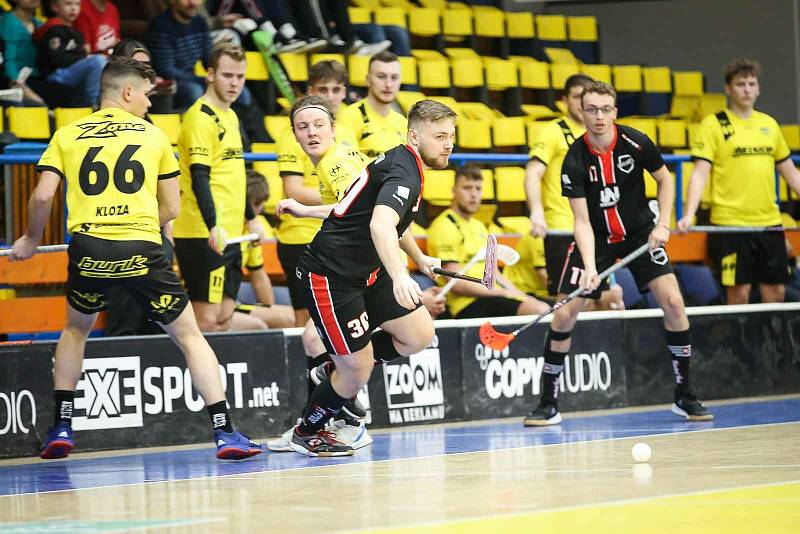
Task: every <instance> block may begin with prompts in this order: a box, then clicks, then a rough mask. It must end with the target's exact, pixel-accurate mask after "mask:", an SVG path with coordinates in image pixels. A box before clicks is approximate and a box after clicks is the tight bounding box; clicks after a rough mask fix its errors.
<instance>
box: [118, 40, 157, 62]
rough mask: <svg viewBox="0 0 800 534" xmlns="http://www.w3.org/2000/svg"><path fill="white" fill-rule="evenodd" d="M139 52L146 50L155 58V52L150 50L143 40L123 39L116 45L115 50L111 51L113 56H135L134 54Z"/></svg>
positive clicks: (148, 55) (150, 56) (149, 56)
mask: <svg viewBox="0 0 800 534" xmlns="http://www.w3.org/2000/svg"><path fill="white" fill-rule="evenodd" d="M138 52H144V53H145V54H147V57H148V58H150V59H153V54H151V53H150V50H148V49H147V47H146V46H145V45H144V44H143V43H142V42H141V41H137V40H136V39H123V40H121V41H120V42H119V43H117V46H115V47H114V51H113V52H111V57H133V55H134V54H136V53H138Z"/></svg>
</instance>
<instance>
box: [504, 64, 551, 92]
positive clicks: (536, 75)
mask: <svg viewBox="0 0 800 534" xmlns="http://www.w3.org/2000/svg"><path fill="white" fill-rule="evenodd" d="M513 59H514V61H516V63H517V69H518V70H519V84H520V86H522V87H524V88H526V89H549V88H550V64H549V63H545V62H544V61H536V60H535V59H532V58H523V59H518V58H516V57H515V58H513Z"/></svg>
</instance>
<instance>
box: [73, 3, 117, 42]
mask: <svg viewBox="0 0 800 534" xmlns="http://www.w3.org/2000/svg"><path fill="white" fill-rule="evenodd" d="M75 28H76V29H77V30H78V31H79V32H81V35H83V40H84V41H85V42H86V44H87V45H88V46H89V50H88V52H90V53H102V54H108V53H111V49H112V48H114V45H116V44H117V43H118V42H119V41H120V39H121V35H122V33H121V31H120V26H119V11H117V6H115V5H114V4H112V3H111V2H110V1H109V0H81V11H80V15H79V16H78V20H76V21H75Z"/></svg>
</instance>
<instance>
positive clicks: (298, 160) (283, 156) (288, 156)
mask: <svg viewBox="0 0 800 534" xmlns="http://www.w3.org/2000/svg"><path fill="white" fill-rule="evenodd" d="M276 150H277V152H278V172H280V175H281V177H283V176H287V175H292V174H299V175H301V176H302V177H303V187H308V188H310V189H318V188H319V179H318V178H317V171H316V169H314V164H313V163H311V159H310V158H309V157H308V155H307V154H306V153H305V152H303V149H302V148H301V147H300V143H298V142H297V139H296V138H295V136H294V131H292V129H291V128H289V129H287V130H284V132H283V133H282V134H281V136H280V138H279V139H278V145H277V147H276ZM321 226H322V220H320V219H313V218H311V217H293V216H291V215H287V214H284V215H281V217H280V223H279V224H278V227H277V228H276V229H275V238H276V239H277V240H278V241H279V242H280V243H284V244H286V245H304V244H306V243H311V241H312V240H313V239H314V236H315V235H317V232H319V229H320V227H321Z"/></svg>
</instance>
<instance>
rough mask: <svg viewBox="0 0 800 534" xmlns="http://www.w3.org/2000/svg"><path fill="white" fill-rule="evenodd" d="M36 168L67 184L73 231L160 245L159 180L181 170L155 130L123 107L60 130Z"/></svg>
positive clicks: (161, 135) (174, 176)
mask: <svg viewBox="0 0 800 534" xmlns="http://www.w3.org/2000/svg"><path fill="white" fill-rule="evenodd" d="M36 169H37V171H40V172H41V171H53V172H55V173H56V174H58V175H60V176H61V177H62V178H63V179H65V180H66V191H67V210H68V216H67V230H68V231H69V232H70V233H82V234H86V235H90V236H93V237H98V238H101V239H111V240H115V241H134V240H143V241H150V242H153V243H158V244H161V229H160V227H159V218H158V197H157V193H158V180H163V179H169V178H176V177H177V176H178V174H179V170H178V161H177V160H176V159H175V154H174V153H173V152H172V146H171V145H170V143H169V140H168V139H167V136H166V135H164V132H162V131H161V130H160V129H159V128H157V127H156V126H153V125H152V124H151V123H149V122H147V121H145V120H144V119H142V118H140V117H137V116H135V115H132V114H131V113H128V112H127V111H124V110H122V109H119V108H104V109H101V110H99V111H96V112H94V113H92V114H91V115H88V116H86V117H83V118H82V119H79V120H77V121H75V122H73V123H71V124H68V125H66V126H64V127H62V128H59V130H58V131H57V132H56V133H55V135H53V138H52V139H51V140H50V144H49V145H48V146H47V149H46V150H45V151H44V154H42V157H41V158H40V159H39V163H38V165H37V167H36Z"/></svg>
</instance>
